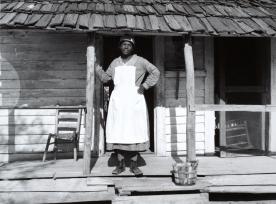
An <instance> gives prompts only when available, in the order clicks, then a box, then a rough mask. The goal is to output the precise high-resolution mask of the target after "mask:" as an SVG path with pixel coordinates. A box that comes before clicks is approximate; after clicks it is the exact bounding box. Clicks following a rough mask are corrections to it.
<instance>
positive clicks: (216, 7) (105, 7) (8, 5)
mask: <svg viewBox="0 0 276 204" xmlns="http://www.w3.org/2000/svg"><path fill="white" fill-rule="evenodd" d="M0 9H1V12H0V26H1V27H2V28H11V29H15V28H16V29H27V28H29V29H43V30H45V29H46V30H71V31H84V32H88V31H104V32H110V31H116V32H117V31H119V32H120V31H135V32H143V33H156V34H157V33H171V34H172V33H179V34H180V33H188V32H190V33H192V34H203V35H223V36H225V35H232V36H233V35H234V36H243V35H251V36H275V34H276V1H275V0H250V1H249V0H183V1H180V0H48V1H45V0H43V1H42V0H24V1H12V0H2V2H1V4H0Z"/></svg>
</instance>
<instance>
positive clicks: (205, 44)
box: [155, 37, 215, 155]
mask: <svg viewBox="0 0 276 204" xmlns="http://www.w3.org/2000/svg"><path fill="white" fill-rule="evenodd" d="M183 46H184V45H183ZM167 52H170V49H168V50H167ZM193 54H194V61H195V63H194V64H195V102H196V104H204V103H214V63H213V62H214V59H213V39H212V38H197V37H195V38H193ZM165 57H166V51H165ZM183 57H184V56H183ZM178 61H181V60H178ZM162 71H163V77H164V79H163V81H164V82H163V83H164V85H163V86H164V95H163V97H164V99H163V101H164V104H163V106H164V107H159V108H158V109H156V116H155V117H156V120H158V121H159V122H158V123H157V124H156V126H157V136H156V138H157V140H158V141H157V146H159V147H157V154H158V155H184V154H186V73H185V71H184V67H183V70H174V71H173V70H168V69H166V67H164V70H162ZM161 77H162V76H161ZM159 86H160V85H159ZM162 125H163V126H164V127H163V128H162V127H161V126H162ZM214 130H215V116H214V112H212V111H206V112H200V111H199V112H196V153H197V154H201V155H203V154H213V153H214V151H215V149H214Z"/></svg>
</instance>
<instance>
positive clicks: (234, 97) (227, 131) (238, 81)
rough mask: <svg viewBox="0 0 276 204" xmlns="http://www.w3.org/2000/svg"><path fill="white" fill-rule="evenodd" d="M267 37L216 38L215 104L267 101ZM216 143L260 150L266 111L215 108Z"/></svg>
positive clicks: (264, 140)
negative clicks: (220, 109)
mask: <svg viewBox="0 0 276 204" xmlns="http://www.w3.org/2000/svg"><path fill="white" fill-rule="evenodd" d="M268 76H269V41H268V40H267V39H265V38H216V39H215V93H216V103H217V104H236V105H239V104H241V105H264V104H267V103H268V102H269V97H268V94H267V93H268V92H267V91H268V88H267V87H269V80H267V79H269V77H268ZM216 118H217V121H216V124H217V130H218V131H216V133H217V134H216V142H215V144H216V147H218V148H226V150H227V151H234V152H241V153H252V154H263V153H264V151H265V150H266V146H267V138H268V120H267V118H268V115H267V114H266V113H261V112H244V111H241V112H217V113H216Z"/></svg>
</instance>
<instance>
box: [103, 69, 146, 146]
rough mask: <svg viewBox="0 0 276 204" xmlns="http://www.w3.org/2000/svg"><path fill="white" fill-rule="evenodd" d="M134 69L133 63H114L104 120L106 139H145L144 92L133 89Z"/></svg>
mask: <svg viewBox="0 0 276 204" xmlns="http://www.w3.org/2000/svg"><path fill="white" fill-rule="evenodd" d="M135 73H136V67H135V66H130V65H122V66H117V67H115V74H114V85H115V87H114V90H113V92H112V94H111V97H110V102H109V107H108V115H107V122H106V142H107V143H117V144H135V143H144V142H146V141H148V140H149V128H148V112H147V106H146V102H145V98H144V95H143V94H139V93H138V92H137V91H138V88H139V87H137V86H136V85H135Z"/></svg>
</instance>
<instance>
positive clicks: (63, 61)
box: [0, 31, 87, 161]
mask: <svg viewBox="0 0 276 204" xmlns="http://www.w3.org/2000/svg"><path fill="white" fill-rule="evenodd" d="M86 45H87V37H86V35H85V34H80V33H77V34H71V33H52V32H25V31H1V32H0V46H1V58H0V65H1V70H0V71H1V72H0V73H1V74H0V105H1V106H9V107H11V108H12V107H15V106H27V107H39V106H48V105H58V104H59V105H80V104H85V85H86ZM82 121H84V120H82ZM54 124H55V110H46V109H31V110H22V109H21V110H20V109H15V110H12V109H9V110H8V109H7V110H3V109H2V110H0V161H8V160H13V159H16V158H24V157H25V156H30V157H31V156H32V155H33V154H35V153H37V152H42V151H43V150H44V148H45V142H46V139H47V134H48V133H49V132H53V131H54ZM82 127H83V126H82ZM81 132H82V134H83V133H84V130H83V128H82V130H81ZM82 146H83V138H82V137H81V143H80V147H81V148H82ZM50 148H52V147H50Z"/></svg>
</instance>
